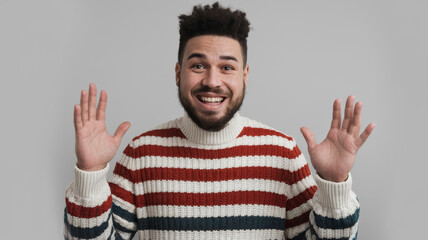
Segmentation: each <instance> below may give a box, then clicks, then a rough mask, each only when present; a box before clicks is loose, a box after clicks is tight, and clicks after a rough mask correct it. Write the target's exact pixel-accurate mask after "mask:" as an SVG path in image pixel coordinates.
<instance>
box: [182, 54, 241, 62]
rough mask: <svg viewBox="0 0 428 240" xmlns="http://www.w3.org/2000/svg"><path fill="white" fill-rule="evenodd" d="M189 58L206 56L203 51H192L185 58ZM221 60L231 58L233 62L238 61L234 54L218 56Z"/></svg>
mask: <svg viewBox="0 0 428 240" xmlns="http://www.w3.org/2000/svg"><path fill="white" fill-rule="evenodd" d="M191 58H204V59H205V58H207V56H206V55H205V54H203V53H192V54H190V56H189V57H188V58H187V60H189V59H191ZM220 59H221V60H232V61H235V62H238V59H237V58H236V57H234V56H220Z"/></svg>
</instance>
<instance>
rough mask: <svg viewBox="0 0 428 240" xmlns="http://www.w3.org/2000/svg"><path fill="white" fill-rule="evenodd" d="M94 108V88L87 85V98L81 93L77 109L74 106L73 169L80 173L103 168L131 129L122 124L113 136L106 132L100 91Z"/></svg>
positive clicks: (125, 123) (102, 99)
mask: <svg viewBox="0 0 428 240" xmlns="http://www.w3.org/2000/svg"><path fill="white" fill-rule="evenodd" d="M96 105H97V88H96V86H95V85H94V84H89V94H88V92H86V90H82V92H81V96H80V105H79V104H76V105H75V106H74V129H75V131H76V156H77V167H78V168H79V169H81V170H84V171H97V170H101V169H103V168H105V167H106V165H107V163H108V162H110V161H111V160H112V159H113V157H114V155H115V154H116V151H117V149H118V148H119V146H120V142H121V141H122V138H123V135H125V133H126V131H127V130H128V129H129V127H130V126H131V123H129V122H123V123H122V124H120V126H119V127H118V128H117V130H116V132H115V133H114V135H113V136H110V134H109V133H108V132H107V129H106V124H105V113H106V106H107V93H106V92H105V91H104V90H102V91H101V94H100V100H99V103H98V107H97V106H96Z"/></svg>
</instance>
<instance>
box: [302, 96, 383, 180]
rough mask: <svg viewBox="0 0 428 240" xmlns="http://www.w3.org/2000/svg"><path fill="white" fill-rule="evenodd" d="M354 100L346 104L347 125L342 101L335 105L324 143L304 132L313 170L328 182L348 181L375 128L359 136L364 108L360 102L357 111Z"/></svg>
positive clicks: (304, 128)
mask: <svg viewBox="0 0 428 240" xmlns="http://www.w3.org/2000/svg"><path fill="white" fill-rule="evenodd" d="M354 99H355V97H354V96H349V97H348V99H347V100H346V107H345V117H344V119H343V122H342V114H341V111H340V100H339V99H336V101H334V104H333V120H332V121H331V128H330V131H329V132H328V134H327V137H326V138H325V139H324V141H323V142H322V143H320V144H317V143H316V141H315V138H314V135H313V133H312V132H311V130H309V129H308V128H306V127H302V128H301V129H300V130H301V132H302V134H303V137H304V138H305V140H306V143H307V144H308V152H309V155H310V158H311V162H312V166H313V167H314V168H315V170H316V171H317V172H318V174H319V175H320V176H321V177H322V178H323V179H325V180H328V181H333V182H343V181H345V180H346V179H347V178H348V174H349V172H350V171H351V169H352V166H353V165H354V161H355V157H356V155H357V152H358V150H359V149H360V147H361V146H362V145H363V144H364V142H365V141H366V140H367V138H368V137H369V135H370V133H371V132H372V131H373V129H374V127H375V125H374V124H373V123H370V124H369V125H368V126H367V127H366V129H365V130H364V132H362V133H361V135H360V134H359V133H360V127H361V110H362V108H363V104H362V103H361V102H357V103H356V104H355V108H354Z"/></svg>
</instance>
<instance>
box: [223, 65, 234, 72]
mask: <svg viewBox="0 0 428 240" xmlns="http://www.w3.org/2000/svg"><path fill="white" fill-rule="evenodd" d="M222 69H223V70H226V71H230V70H234V68H233V67H232V66H229V65H226V66H224V67H223V68H222Z"/></svg>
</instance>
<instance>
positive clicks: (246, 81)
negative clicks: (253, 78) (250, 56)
mask: <svg viewBox="0 0 428 240" xmlns="http://www.w3.org/2000/svg"><path fill="white" fill-rule="evenodd" d="M249 73H250V66H249V65H248V64H247V65H246V66H245V68H244V83H245V87H247V85H248V74H249Z"/></svg>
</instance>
